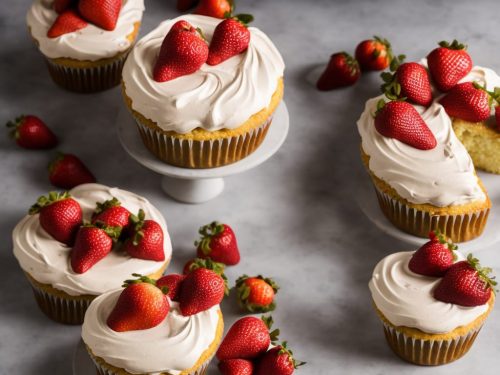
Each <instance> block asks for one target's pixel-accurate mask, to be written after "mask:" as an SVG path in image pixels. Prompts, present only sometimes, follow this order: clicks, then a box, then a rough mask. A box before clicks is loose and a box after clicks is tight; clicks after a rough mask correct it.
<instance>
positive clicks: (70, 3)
mask: <svg viewBox="0 0 500 375" xmlns="http://www.w3.org/2000/svg"><path fill="white" fill-rule="evenodd" d="M77 2H78V0H54V2H53V3H52V6H53V8H54V10H55V11H56V12H57V13H59V14H61V13H62V12H64V11H65V10H66V9H69V8H73V7H74V6H76V4H77Z"/></svg>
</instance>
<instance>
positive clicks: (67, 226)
mask: <svg viewBox="0 0 500 375" xmlns="http://www.w3.org/2000/svg"><path fill="white" fill-rule="evenodd" d="M29 213H30V215H34V214H36V213H39V214H40V217H39V220H40V225H41V226H42V228H43V229H45V231H46V232H47V233H48V234H50V235H51V236H52V237H54V238H55V239H56V240H57V241H59V242H62V243H64V244H66V245H68V246H71V245H73V242H74V240H75V236H76V232H77V231H78V228H80V225H82V209H81V207H80V205H79V204H78V202H77V201H75V200H74V199H73V198H71V196H70V195H69V194H68V193H67V192H64V193H56V192H55V191H52V192H50V193H49V196H48V197H45V196H41V197H40V198H38V201H37V203H36V204H34V205H33V206H31V208H30V211H29Z"/></svg>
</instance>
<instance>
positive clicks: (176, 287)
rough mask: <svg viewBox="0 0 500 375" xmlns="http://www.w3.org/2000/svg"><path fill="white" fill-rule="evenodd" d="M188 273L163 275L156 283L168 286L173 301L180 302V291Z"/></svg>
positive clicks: (169, 295)
mask: <svg viewBox="0 0 500 375" xmlns="http://www.w3.org/2000/svg"><path fill="white" fill-rule="evenodd" d="M185 278H186V275H178V274H175V273H172V274H170V275H166V276H163V277H161V278H159V279H158V280H157V281H156V285H157V286H158V287H159V288H161V287H167V288H168V293H167V296H168V298H170V299H171V300H172V301H175V302H179V292H180V290H181V285H182V282H183V281H184V279H185Z"/></svg>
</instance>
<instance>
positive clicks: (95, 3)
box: [78, 0, 122, 31]
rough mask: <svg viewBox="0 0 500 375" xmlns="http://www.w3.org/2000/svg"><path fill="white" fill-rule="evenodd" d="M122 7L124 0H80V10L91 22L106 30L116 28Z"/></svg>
mask: <svg viewBox="0 0 500 375" xmlns="http://www.w3.org/2000/svg"><path fill="white" fill-rule="evenodd" d="M121 8H122V0H79V2H78V10H79V11H80V14H81V15H82V16H83V17H84V18H85V19H86V20H88V21H89V22H92V23H93V24H94V25H96V26H99V27H100V28H102V29H104V30H109V31H111V30H114V29H115V27H116V23H117V22H118V16H119V15H120V10H121Z"/></svg>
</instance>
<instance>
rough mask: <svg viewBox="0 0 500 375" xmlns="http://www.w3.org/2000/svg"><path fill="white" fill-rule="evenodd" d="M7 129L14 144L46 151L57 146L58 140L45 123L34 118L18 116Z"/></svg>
mask: <svg viewBox="0 0 500 375" xmlns="http://www.w3.org/2000/svg"><path fill="white" fill-rule="evenodd" d="M7 127H8V128H10V129H11V131H10V135H11V136H12V138H14V139H15V140H16V143H17V144H18V145H19V146H21V147H24V148H29V149H48V148H52V147H55V146H57V143H58V140H57V137H56V136H55V134H54V133H52V131H51V130H50V129H49V127H48V126H47V125H45V123H44V122H43V121H42V120H40V119H39V118H38V117H36V116H31V115H28V116H24V115H23V116H19V117H17V118H16V119H15V121H9V122H8V123H7Z"/></svg>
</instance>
